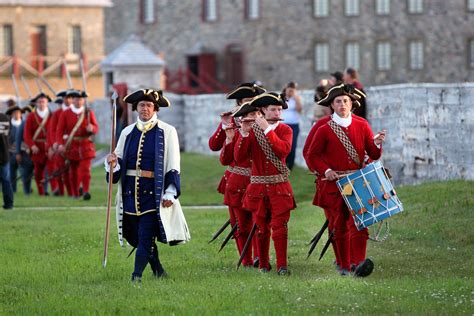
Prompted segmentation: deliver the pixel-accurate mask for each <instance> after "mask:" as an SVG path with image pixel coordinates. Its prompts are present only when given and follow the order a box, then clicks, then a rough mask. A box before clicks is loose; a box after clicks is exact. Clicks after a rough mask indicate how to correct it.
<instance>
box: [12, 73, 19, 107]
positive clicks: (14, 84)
mask: <svg viewBox="0 0 474 316" xmlns="http://www.w3.org/2000/svg"><path fill="white" fill-rule="evenodd" d="M12 82H13V87H14V88H15V95H16V104H18V106H20V105H21V99H20V90H18V85H17V84H16V78H15V75H14V74H12Z"/></svg>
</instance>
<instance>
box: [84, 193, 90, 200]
mask: <svg viewBox="0 0 474 316" xmlns="http://www.w3.org/2000/svg"><path fill="white" fill-rule="evenodd" d="M82 198H83V199H84V201H89V200H90V199H91V194H90V193H89V192H86V193H84V196H83V197H82Z"/></svg>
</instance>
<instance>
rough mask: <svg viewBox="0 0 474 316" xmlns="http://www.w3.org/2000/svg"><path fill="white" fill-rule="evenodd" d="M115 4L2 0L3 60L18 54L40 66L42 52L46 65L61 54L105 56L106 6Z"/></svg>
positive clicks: (0, 33) (82, 0)
mask: <svg viewBox="0 0 474 316" xmlns="http://www.w3.org/2000/svg"><path fill="white" fill-rule="evenodd" d="M111 5H112V2H111V1H110V0H97V1H94V0H0V60H3V59H6V58H8V57H10V56H12V55H15V56H17V57H19V58H21V59H23V60H24V61H25V62H27V63H30V64H31V65H32V66H33V67H34V68H37V63H38V60H37V58H38V56H40V55H41V56H42V57H44V60H45V62H46V65H45V67H48V65H51V64H52V63H54V62H55V61H57V59H58V57H61V56H65V57H66V59H71V60H76V61H77V59H78V58H79V55H81V54H84V55H85V56H87V59H88V60H98V59H101V58H102V57H103V55H104V10H103V9H104V7H107V6H111ZM76 64H77V63H76ZM57 73H59V72H57Z"/></svg>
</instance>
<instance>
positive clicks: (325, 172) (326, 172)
mask: <svg viewBox="0 0 474 316" xmlns="http://www.w3.org/2000/svg"><path fill="white" fill-rule="evenodd" d="M328 171H332V169H331V168H329V169H327V170H326V171H324V175H325V176H326V177H327V175H328Z"/></svg>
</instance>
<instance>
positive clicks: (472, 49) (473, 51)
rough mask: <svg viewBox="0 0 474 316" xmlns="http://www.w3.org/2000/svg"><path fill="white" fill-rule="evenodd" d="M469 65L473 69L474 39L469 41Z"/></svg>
mask: <svg viewBox="0 0 474 316" xmlns="http://www.w3.org/2000/svg"><path fill="white" fill-rule="evenodd" d="M469 65H470V66H471V68H474V39H471V40H470V41H469Z"/></svg>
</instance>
